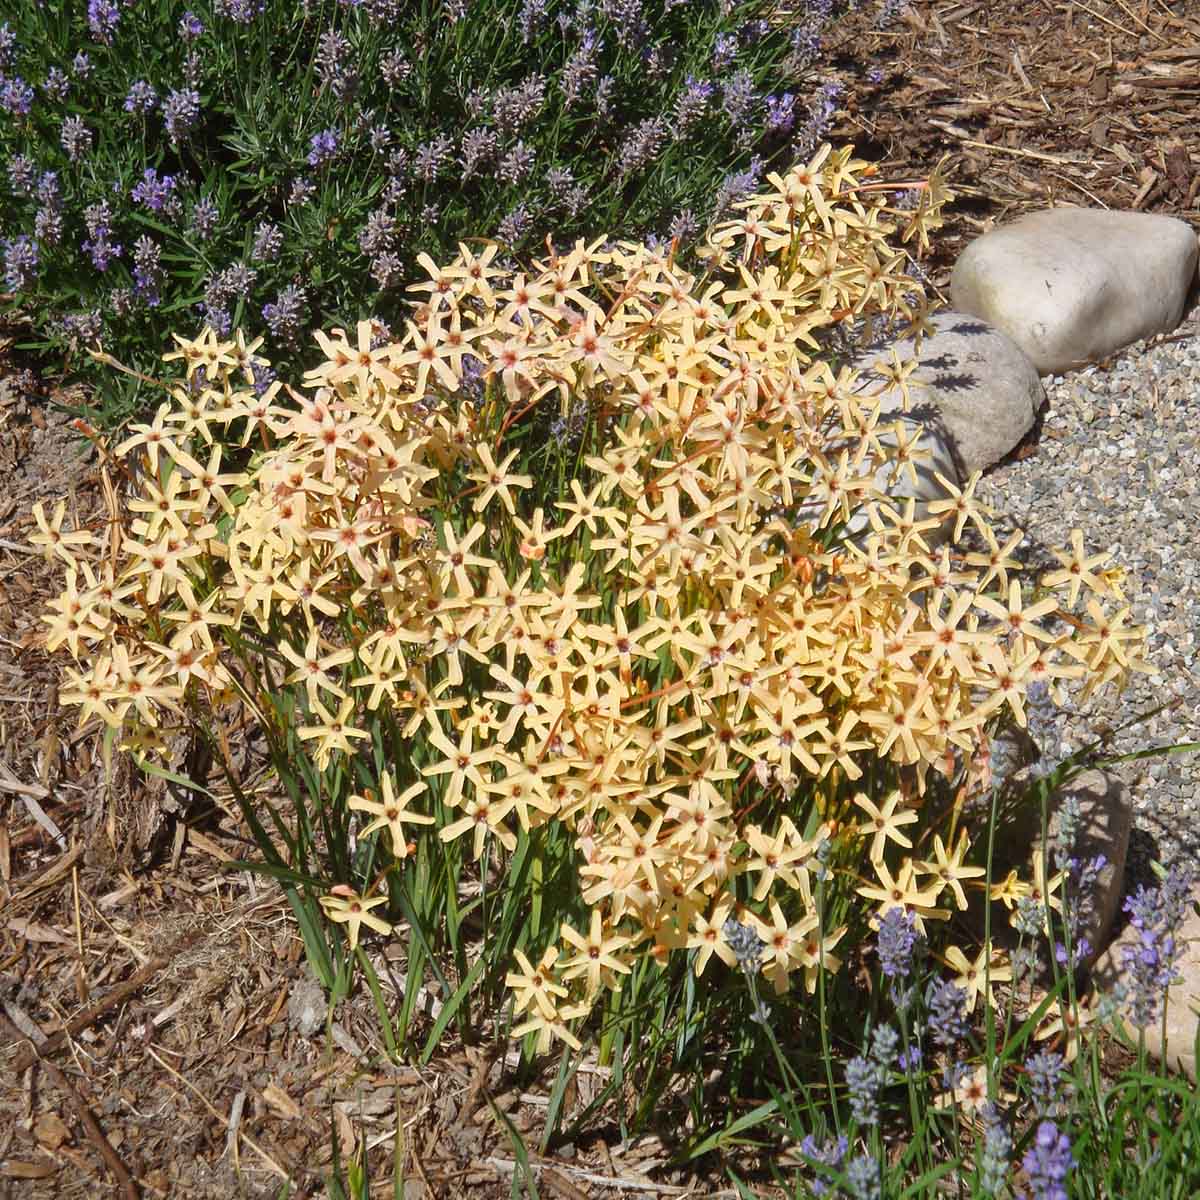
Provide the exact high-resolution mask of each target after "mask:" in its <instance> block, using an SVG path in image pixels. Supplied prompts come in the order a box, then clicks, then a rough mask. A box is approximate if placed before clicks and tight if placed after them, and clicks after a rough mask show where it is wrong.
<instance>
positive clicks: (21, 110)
mask: <svg viewBox="0 0 1200 1200" xmlns="http://www.w3.org/2000/svg"><path fill="white" fill-rule="evenodd" d="M0 108H2V109H4V110H5V111H6V112H10V113H12V115H13V116H14V117H25V116H28V115H29V113H30V111H31V110H32V109H33V88H31V87H30V86H29V84H27V83H26V82H25V80H23V79H22V78H21V77H20V76H19V75H13V76H10V77H9V78H7V79H3V78H0Z"/></svg>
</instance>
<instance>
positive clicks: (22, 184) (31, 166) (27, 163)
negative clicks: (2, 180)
mask: <svg viewBox="0 0 1200 1200" xmlns="http://www.w3.org/2000/svg"><path fill="white" fill-rule="evenodd" d="M36 179H37V164H36V163H35V162H34V161H33V159H32V158H30V157H29V156H28V155H27V154H14V155H13V157H12V158H10V159H9V160H8V186H9V187H10V188H12V190H13V193H14V194H15V195H17V196H32V195H33V189H34V184H35V182H36Z"/></svg>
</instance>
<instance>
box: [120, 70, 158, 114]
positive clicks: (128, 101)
mask: <svg viewBox="0 0 1200 1200" xmlns="http://www.w3.org/2000/svg"><path fill="white" fill-rule="evenodd" d="M157 103H158V93H157V92H156V91H155V90H154V88H153V87H151V86H150V84H148V83H147V82H146V81H145V80H144V79H136V80H134V82H133V85H132V86H131V87H130V89H129V93H128V95H127V96H126V97H125V104H124V109H125V111H126V112H127V113H136V114H137V115H138V116H145V115H146V114H147V113H150V112H153V111H154V106H155V105H156V104H157Z"/></svg>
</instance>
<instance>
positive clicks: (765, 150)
mask: <svg viewBox="0 0 1200 1200" xmlns="http://www.w3.org/2000/svg"><path fill="white" fill-rule="evenodd" d="M772 11H773V9H772V6H771V5H770V4H768V3H766V2H765V0H744V2H742V3H736V4H735V3H726V2H724V0H702V2H694V3H689V4H679V3H676V2H673V0H599V2H597V3H577V0H472V2H471V3H463V4H458V5H454V6H444V5H439V4H423V5H415V4H414V5H405V4H400V3H396V2H394V0H365V2H363V3H354V4H339V5H327V6H311V5H295V4H292V3H289V2H286V0H260V2H254V3H252V2H248V0H247V2H239V3H231V2H227V0H196V2H195V3H194V4H193V5H192V6H191V7H190V8H189V9H188V10H187V11H182V12H181V11H180V8H179V7H178V6H174V5H136V6H135V5H121V4H118V3H110V2H108V0H91V2H90V3H88V4H87V5H86V6H58V5H34V4H26V5H17V6H14V7H13V8H12V15H10V16H9V17H8V19H7V21H6V22H5V23H4V24H3V26H2V27H0V28H2V29H3V35H2V38H0V46H2V47H3V57H2V59H0V163H2V164H3V166H4V168H5V175H6V176H7V180H6V182H7V186H6V187H4V186H3V183H0V190H3V191H4V192H5V193H6V194H5V195H4V197H3V200H2V201H0V249H2V251H3V270H4V277H5V288H6V290H7V292H9V293H10V296H9V297H8V298H7V299H6V301H5V303H4V309H3V312H4V314H5V315H6V316H7V317H8V318H9V319H14V318H19V319H21V320H24V321H26V322H28V325H29V327H30V328H31V329H32V336H31V337H30V339H29V341H28V342H27V343H26V345H27V348H32V349H39V350H43V351H47V350H50V349H68V350H69V349H70V348H71V345H72V343H77V342H79V332H80V331H79V329H78V328H76V327H73V326H71V325H70V323H69V322H65V321H64V316H65V314H67V313H69V312H72V311H79V310H83V311H87V312H89V313H95V314H96V320H95V321H93V322H91V323H90V327H89V330H88V331H87V332H88V333H89V335H90V337H89V339H88V340H90V341H92V342H94V341H96V340H99V341H101V342H102V343H103V345H104V348H105V349H106V350H108V351H110V352H112V353H115V354H116V355H117V356H118V357H120V358H121V359H122V361H125V362H126V363H129V364H131V365H134V366H138V367H140V368H143V369H149V368H150V366H151V364H152V363H153V360H154V357H155V355H156V354H157V353H158V351H159V348H160V347H161V345H162V344H163V343H164V342H165V341H166V339H167V336H168V333H167V331H168V329H170V328H175V327H178V326H179V325H181V324H189V323H193V322H195V323H198V322H199V321H201V320H203V321H207V322H208V323H209V324H211V325H212V327H213V328H214V329H215V330H216V331H217V332H218V333H219V334H222V335H224V334H226V333H227V331H228V330H230V329H231V328H233V326H234V325H235V324H237V325H240V326H241V327H243V328H246V329H247V330H248V331H253V330H254V329H255V327H258V328H259V329H262V330H264V331H265V332H266V334H267V338H268V347H269V349H270V350H271V351H272V352H273V353H274V355H275V358H276V361H278V362H280V364H281V365H288V366H294V365H296V363H295V362H292V361H290V360H289V355H291V354H292V353H293V351H294V348H295V346H296V341H297V338H296V335H297V331H298V329H299V327H300V323H302V322H303V323H306V324H308V325H310V326H311V325H324V326H328V325H330V324H341V325H344V326H349V325H351V324H352V323H353V322H355V321H356V320H358V319H359V318H360V317H363V316H368V315H369V316H375V317H379V318H381V319H383V320H385V321H389V322H393V321H394V320H395V319H396V318H397V317H398V316H399V313H400V311H401V301H400V297H401V296H402V294H403V289H404V287H405V286H406V285H407V284H409V283H411V282H412V281H413V279H414V278H415V277H419V276H420V273H421V272H420V269H419V268H418V266H417V259H418V257H419V256H421V255H422V254H428V255H430V256H431V257H432V258H433V259H434V260H436V261H444V260H446V259H447V258H449V257H451V256H452V255H453V253H454V252H455V251H456V249H457V246H458V244H459V243H460V242H461V241H463V240H464V239H468V238H471V237H473V236H480V235H487V236H490V235H494V234H499V236H500V237H501V240H502V241H504V242H506V243H508V244H509V247H510V248H511V249H513V250H519V249H527V250H528V249H536V248H539V247H540V246H541V244H542V243H543V242H544V240H545V238H546V236H547V234H548V233H549V232H550V231H551V230H553V234H554V239H555V241H556V243H557V244H559V245H569V244H570V243H571V241H573V240H574V238H576V237H578V236H580V235H584V234H587V233H589V232H590V231H593V230H595V229H601V228H606V229H614V230H619V231H620V232H622V233H623V234H625V235H630V234H632V235H636V236H649V235H656V236H658V237H660V238H667V237H678V238H680V239H682V240H683V241H684V242H687V241H688V240H689V239H691V238H692V237H694V236H696V235H697V234H699V233H701V232H702V231H703V227H704V225H706V224H707V223H708V222H709V221H710V220H711V219H712V218H714V217H716V216H719V215H720V214H721V213H722V212H724V211H725V210H726V209H727V208H728V206H729V205H730V204H731V203H733V202H734V201H736V200H738V199H740V198H742V197H744V196H745V195H746V194H747V193H748V191H749V190H750V189H751V188H752V187H753V186H754V185H755V184H756V183H757V182H758V181H759V180H760V179H761V178H762V177H763V175H764V172H765V171H766V169H767V168H768V167H769V166H784V165H787V164H788V163H789V162H790V161H791V160H793V159H794V158H795V157H796V156H797V153H798V152H802V153H807V151H808V150H809V149H810V148H811V146H812V145H813V144H815V142H816V141H817V139H818V138H819V137H820V135H821V134H822V133H823V132H824V127H825V126H826V125H827V124H828V122H829V119H830V117H831V115H832V112H833V109H834V107H835V106H836V97H834V96H833V94H832V93H831V92H830V91H829V90H828V89H825V90H822V88H821V85H820V82H819V80H818V79H817V78H816V77H815V75H814V74H813V70H814V67H815V64H816V63H817V53H816V48H817V47H818V46H819V38H820V31H821V29H823V28H824V27H825V25H826V24H827V23H828V22H829V21H830V20H832V19H833V17H834V15H835V11H834V8H833V7H832V5H831V3H830V0H821V3H819V4H816V5H814V6H812V7H811V8H810V9H809V10H808V12H807V13H806V15H805V16H804V19H803V21H802V22H801V25H800V26H799V27H796V26H792V27H789V26H788V25H786V24H784V23H783V22H780V21H778V20H774V21H773V20H771V14H772ZM804 95H807V96H811V97H812V100H811V102H810V103H809V104H808V106H807V108H806V106H805V104H803V103H802V102H801V101H799V100H798V99H797V97H798V96H804ZM0 179H3V177H0ZM248 264H249V265H248ZM231 272H232V273H233V274H231ZM84 346H86V342H85V343H84ZM81 348H82V347H81ZM75 363H76V365H77V366H78V367H79V368H80V369H81V370H83V371H85V372H87V373H89V374H90V372H91V371H92V367H91V365H90V363H89V362H88V360H87V359H86V358H85V357H84V356H83V355H82V354H79V355H78V356H77V358H76V360H75ZM106 388H107V390H108V392H109V394H110V395H115V390H114V387H113V384H112V382H111V381H108V382H107V383H106ZM125 401H126V404H125V407H128V404H130V403H132V397H130V396H126V397H125ZM100 416H101V423H110V422H112V421H115V420H116V419H118V417H119V416H120V412H119V411H118V410H116V409H114V410H111V411H110V412H109V413H108V414H107V417H106V416H105V414H104V413H101V414H100Z"/></svg>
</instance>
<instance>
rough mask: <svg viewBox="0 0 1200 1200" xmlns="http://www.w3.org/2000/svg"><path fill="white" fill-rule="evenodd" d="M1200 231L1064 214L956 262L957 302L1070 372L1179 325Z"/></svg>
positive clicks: (998, 236)
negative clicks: (1197, 232) (1195, 232)
mask: <svg viewBox="0 0 1200 1200" xmlns="http://www.w3.org/2000/svg"><path fill="white" fill-rule="evenodd" d="M1198 250H1200V247H1198V244H1197V240H1196V235H1195V234H1194V233H1193V232H1192V230H1191V229H1190V228H1189V226H1188V225H1186V224H1185V223H1184V222H1183V221H1179V220H1176V219H1175V218H1174V217H1164V216H1159V215H1157V214H1154V213H1138V212H1111V211H1109V210H1107V209H1091V208H1054V209H1047V210H1045V211H1042V212H1036V213H1030V214H1028V215H1027V216H1024V217H1022V218H1020V220H1017V221H1014V222H1013V223H1012V224H1011V225H1004V226H1001V227H1000V228H998V229H993V230H991V231H990V232H988V233H985V234H984V235H983V236H982V237H979V238H976V239H975V241H973V242H972V243H971V244H970V245H969V246H967V248H966V249H965V250H964V251H963V253H962V254H961V256H960V257H959V259H958V262H957V263H955V265H954V271H953V274H952V275H951V280H950V296H951V300H952V303H953V306H954V307H955V308H956V309H958V310H960V311H961V312H966V313H971V314H973V315H975V316H977V317H981V318H983V320H985V321H987V322H989V323H990V324H992V325H995V326H996V327H997V328H998V329H1000V330H1002V331H1003V332H1004V333H1006V334H1008V336H1009V337H1010V338H1012V340H1013V341H1014V342H1016V343H1017V345H1018V346H1020V347H1021V349H1022V350H1023V351H1024V352H1025V353H1026V354H1027V355H1028V356H1029V358H1030V360H1031V361H1032V362H1033V364H1034V366H1035V367H1036V368H1037V369H1038V371H1039V372H1040V373H1041V374H1043V375H1046V374H1055V375H1060V374H1062V373H1063V372H1064V371H1068V370H1072V369H1074V368H1077V367H1080V366H1082V365H1084V364H1085V363H1089V362H1094V361H1096V360H1098V359H1103V358H1106V357H1108V356H1109V355H1110V354H1113V353H1114V352H1115V351H1117V350H1120V349H1121V348H1122V347H1124V346H1128V345H1130V344H1131V343H1132V342H1136V341H1138V340H1140V339H1142V338H1147V337H1152V336H1153V335H1155V334H1158V333H1163V332H1166V331H1168V330H1170V329H1174V328H1175V326H1176V325H1178V324H1179V321H1180V318H1181V317H1182V315H1183V308H1184V303H1185V301H1186V299H1187V296H1188V292H1189V291H1190V289H1191V287H1192V284H1193V283H1194V282H1195V279H1196V263H1197V257H1198Z"/></svg>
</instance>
